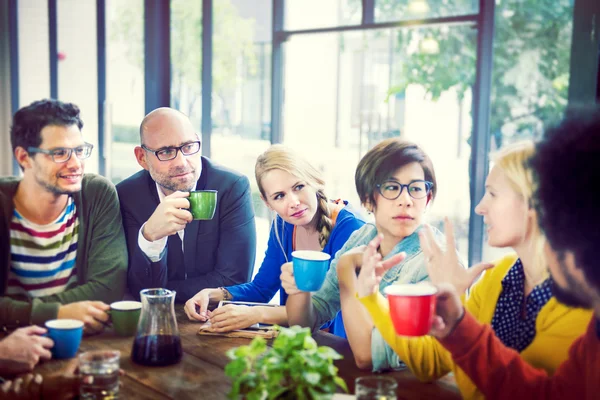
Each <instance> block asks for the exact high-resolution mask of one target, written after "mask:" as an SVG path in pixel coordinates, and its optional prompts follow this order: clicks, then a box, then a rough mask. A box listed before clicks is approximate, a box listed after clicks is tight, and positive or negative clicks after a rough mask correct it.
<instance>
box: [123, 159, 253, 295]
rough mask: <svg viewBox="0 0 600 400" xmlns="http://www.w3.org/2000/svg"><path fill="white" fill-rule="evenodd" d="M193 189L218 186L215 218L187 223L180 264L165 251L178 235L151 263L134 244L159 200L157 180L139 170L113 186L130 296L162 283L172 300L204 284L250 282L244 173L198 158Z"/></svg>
mask: <svg viewBox="0 0 600 400" xmlns="http://www.w3.org/2000/svg"><path fill="white" fill-rule="evenodd" d="M196 189H197V190H203V189H210V190H217V191H218V194H217V209H216V211H215V216H214V218H213V219H212V220H209V221H200V220H194V221H192V222H190V223H189V224H187V226H186V227H185V234H184V238H183V240H184V243H183V248H184V254H183V263H181V257H180V256H181V253H179V254H178V255H175V251H172V253H173V254H169V248H174V246H177V245H178V246H181V241H180V240H179V236H178V235H177V234H175V235H172V236H170V237H169V239H168V241H167V242H168V243H167V246H166V247H165V252H166V254H163V256H162V258H161V259H160V261H158V262H151V261H150V259H149V258H148V257H147V256H146V254H144V252H143V251H142V250H141V249H140V247H139V245H138V234H139V231H140V228H141V227H142V225H143V224H144V223H145V222H146V221H147V220H148V219H149V218H150V216H151V215H152V213H153V212H154V210H155V209H156V207H157V206H158V204H159V199H158V193H157V192H156V184H155V182H154V180H153V179H152V177H151V176H150V174H149V173H148V171H146V170H143V171H140V172H138V173H136V174H134V175H132V176H130V177H129V178H127V179H126V180H124V181H122V182H121V183H119V184H118V185H117V192H118V194H119V200H120V202H121V214H122V216H123V226H124V228H125V237H126V240H127V248H128V249H129V270H128V276H127V279H128V283H127V286H128V288H129V290H130V292H131V294H132V295H133V296H134V297H135V298H139V292H140V290H142V289H147V288H153V287H163V288H168V289H171V290H176V291H177V298H176V299H177V302H179V303H182V302H186V301H187V300H188V299H189V298H190V297H192V296H194V295H195V294H196V293H197V292H198V291H200V290H202V289H204V288H215V287H219V286H229V285H236V284H239V283H244V282H248V281H249V279H250V277H251V274H252V269H253V267H254V258H255V255H256V227H255V224H254V208H253V207H252V197H251V195H250V183H249V181H248V178H246V177H245V176H244V175H241V174H239V173H237V172H235V171H232V170H230V169H227V168H225V167H223V166H221V165H218V164H216V163H214V162H212V161H211V160H209V159H208V158H205V157H202V174H201V175H200V179H199V180H198V183H197V184H196ZM179 248H181V247H179ZM178 260H179V261H178Z"/></svg>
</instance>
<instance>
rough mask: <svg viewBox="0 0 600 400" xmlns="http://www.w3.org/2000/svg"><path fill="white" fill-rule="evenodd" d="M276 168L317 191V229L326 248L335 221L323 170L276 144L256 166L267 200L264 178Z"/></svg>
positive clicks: (259, 157) (259, 159) (264, 196)
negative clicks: (326, 193) (326, 190)
mask: <svg viewBox="0 0 600 400" xmlns="http://www.w3.org/2000/svg"><path fill="white" fill-rule="evenodd" d="M275 169H278V170H281V171H285V172H287V173H288V174H290V175H293V176H295V177H297V178H299V179H301V180H303V181H305V182H306V184H307V185H309V186H310V187H312V188H313V189H315V191H316V192H317V231H318V232H319V244H320V245H321V248H324V247H325V245H326V244H327V241H328V240H329V236H330V235H331V230H332V229H333V221H332V220H331V213H330V211H329V207H328V199H327V196H326V195H325V181H324V180H323V176H322V175H321V172H320V171H319V170H317V169H316V168H315V167H313V166H312V165H310V163H309V162H308V161H306V159H304V158H303V157H301V156H300V155H299V154H298V153H296V152H294V151H293V150H292V149H290V148H288V147H285V146H284V145H281V144H274V145H272V146H271V147H269V148H268V149H267V150H266V151H265V152H264V153H262V154H261V155H260V156H258V159H257V160H256V166H255V167H254V175H255V176H256V183H257V185H258V189H259V190H260V194H261V195H262V197H263V199H265V200H266V199H267V196H266V195H265V191H264V188H263V186H262V178H263V177H264V175H265V174H266V173H267V172H269V171H272V170H275ZM276 220H277V218H275V219H274V220H273V225H274V227H275V236H276V237H277V241H278V242H279V246H280V247H281V250H282V251H283V245H282V243H281V238H280V237H279V230H278V227H277V224H276V223H275V221H276ZM283 253H284V255H285V251H283ZM286 260H287V256H286Z"/></svg>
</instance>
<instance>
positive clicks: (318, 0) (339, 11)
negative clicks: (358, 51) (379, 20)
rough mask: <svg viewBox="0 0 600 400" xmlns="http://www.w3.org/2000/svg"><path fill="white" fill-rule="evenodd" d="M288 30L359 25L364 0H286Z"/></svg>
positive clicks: (285, 25)
mask: <svg viewBox="0 0 600 400" xmlns="http://www.w3.org/2000/svg"><path fill="white" fill-rule="evenodd" d="M284 12H285V18H284V21H285V23H284V29H285V30H286V31H293V30H300V29H313V28H328V27H333V26H343V25H358V24H360V22H361V19H362V0H326V1H323V0H285V4H284Z"/></svg>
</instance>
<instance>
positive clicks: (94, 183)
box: [0, 100, 127, 332]
mask: <svg viewBox="0 0 600 400" xmlns="http://www.w3.org/2000/svg"><path fill="white" fill-rule="evenodd" d="M82 127H83V122H82V121H81V118H80V116H79V108H77V106H75V105H73V104H70V103H62V102H60V101H57V100H41V101H36V102H34V103H32V104H31V105H29V106H27V107H24V108H22V109H20V110H19V111H17V113H16V114H15V115H14V119H13V125H12V127H11V142H12V149H13V154H14V156H15V158H16V160H17V162H18V163H19V166H20V167H21V170H22V177H20V178H18V177H6V178H0V255H1V256H0V262H1V267H0V274H1V275H0V279H1V280H2V286H1V288H0V290H1V291H2V293H1V296H2V297H0V326H2V328H3V329H12V328H15V327H18V326H21V325H29V324H32V323H33V324H43V323H44V322H45V321H47V320H50V319H55V318H71V319H78V320H81V321H83V322H84V323H85V329H86V331H88V332H90V331H98V330H101V329H102V328H103V326H104V322H106V321H107V320H108V315H107V314H106V310H108V308H109V306H108V305H107V304H106V303H110V302H112V301H115V300H119V299H121V298H122V296H123V294H124V292H125V286H126V282H125V279H126V270H127V249H126V247H125V243H124V233H123V228H122V222H121V215H120V213H119V204H118V198H117V194H116V190H115V188H114V186H113V185H112V184H111V183H110V182H109V181H107V180H106V179H104V178H103V177H100V176H97V175H91V174H85V175H84V165H85V159H87V158H88V157H89V156H90V154H91V153H92V149H93V146H92V145H91V144H89V143H86V142H84V140H83V137H82V134H81V128H82Z"/></svg>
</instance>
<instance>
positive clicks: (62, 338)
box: [45, 319, 83, 359]
mask: <svg viewBox="0 0 600 400" xmlns="http://www.w3.org/2000/svg"><path fill="white" fill-rule="evenodd" d="M45 325H46V329H48V333H47V336H48V337H49V338H50V339H52V340H53V341H54V346H53V347H52V358H56V359H60V358H73V357H75V355H76V354H77V350H79V345H80V344H81V338H82V336H83V322H81V321H78V320H76V319H53V320H50V321H47V322H46V324H45Z"/></svg>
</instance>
